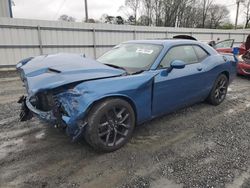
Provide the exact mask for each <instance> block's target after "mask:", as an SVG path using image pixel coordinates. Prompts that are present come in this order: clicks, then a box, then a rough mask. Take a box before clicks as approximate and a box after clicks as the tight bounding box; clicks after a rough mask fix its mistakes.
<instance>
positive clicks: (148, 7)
mask: <svg viewBox="0 0 250 188" xmlns="http://www.w3.org/2000/svg"><path fill="white" fill-rule="evenodd" d="M142 3H143V5H144V8H145V9H146V16H145V15H144V17H143V16H141V19H142V20H144V21H147V23H146V24H147V25H148V26H149V25H151V21H152V0H143V1H142ZM144 24H145V22H144Z"/></svg>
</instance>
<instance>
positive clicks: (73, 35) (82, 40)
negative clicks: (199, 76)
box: [0, 18, 250, 67]
mask: <svg viewBox="0 0 250 188" xmlns="http://www.w3.org/2000/svg"><path fill="white" fill-rule="evenodd" d="M177 34H188V35H192V36H194V37H195V38H197V39H199V40H216V39H217V38H220V39H221V40H223V39H228V38H233V39H235V41H236V42H243V41H245V38H246V36H247V35H248V34H250V33H248V31H247V30H211V29H191V28H167V27H143V26H129V25H111V24H89V23H68V22H58V21H41V20H26V19H10V18H0V57H1V58H0V66H2V67H3V66H12V65H15V64H16V63H17V62H18V61H19V60H21V59H24V58H26V57H30V56H36V55H40V54H50V53H57V52H72V53H82V54H85V55H86V56H87V57H92V58H95V57H98V56H99V55H101V54H102V53H104V52H105V51H107V50H108V49H110V48H112V47H113V46H114V45H116V44H119V43H120V42H123V41H127V40H134V39H160V38H162V39H163V38H172V37H173V36H174V35H177Z"/></svg>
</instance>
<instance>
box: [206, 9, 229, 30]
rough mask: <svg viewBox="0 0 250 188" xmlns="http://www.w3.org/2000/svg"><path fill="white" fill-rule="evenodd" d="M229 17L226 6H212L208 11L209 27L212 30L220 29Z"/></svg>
mask: <svg viewBox="0 0 250 188" xmlns="http://www.w3.org/2000/svg"><path fill="white" fill-rule="evenodd" d="M228 15H229V10H228V9H227V7H226V6H225V5H211V7H210V8H209V10H208V18H209V20H207V22H209V23H208V27H209V28H211V29H216V28H218V27H219V25H220V24H221V23H222V22H223V21H225V20H226V19H227V18H228Z"/></svg>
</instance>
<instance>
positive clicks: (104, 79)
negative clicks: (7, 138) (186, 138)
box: [17, 39, 236, 152]
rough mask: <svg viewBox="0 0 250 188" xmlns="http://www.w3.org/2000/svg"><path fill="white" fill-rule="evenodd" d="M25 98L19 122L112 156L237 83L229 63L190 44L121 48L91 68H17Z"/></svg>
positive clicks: (52, 59) (74, 59) (52, 58)
mask: <svg viewBox="0 0 250 188" xmlns="http://www.w3.org/2000/svg"><path fill="white" fill-rule="evenodd" d="M17 70H18V71H19V72H20V76H21V80H22V81H23V82H24V85H25V87H26V90H27V96H23V97H21V99H20V100H19V102H20V103H22V112H21V116H20V118H21V120H22V121H25V120H29V119H31V118H32V116H33V115H35V116H37V117H39V118H40V119H42V120H45V121H47V122H50V123H51V124H53V125H55V124H56V125H59V126H62V127H64V128H66V131H67V133H68V134H69V135H70V136H71V137H72V139H73V140H74V141H75V140H77V139H78V138H81V136H82V135H83V136H84V137H85V139H86V141H87V142H88V143H89V144H90V145H91V146H92V147H93V148H95V149H97V150H101V151H107V152H110V151H114V150H116V149H119V148H120V147H122V146H123V145H124V144H126V143H127V142H128V140H129V139H130V138H131V136H132V133H133V130H134V127H135V126H136V125H139V124H142V123H143V122H146V121H148V120H151V119H153V118H155V117H158V116H160V115H163V114H166V113H169V112H173V111H174V110H177V109H180V108H183V107H186V106H189V105H192V104H194V103H197V102H201V101H204V100H207V101H209V102H210V103H211V104H212V105H219V104H220V103H222V102H223V101H224V99H225V97H226V94H227V88H228V85H229V84H230V83H231V82H232V80H233V78H234V77H235V75H236V60H235V57H234V56H233V55H221V54H218V53H217V52H216V51H215V50H214V49H213V48H212V47H210V46H208V45H206V44H203V43H201V42H198V41H193V40H178V39H176V40H174V39H172V40H137V41H129V42H125V43H122V44H120V45H118V46H116V47H114V48H113V49H111V50H110V51H108V52H107V53H105V54H104V55H102V56H101V57H99V58H98V59H97V60H96V61H95V60H91V59H88V58H85V57H84V56H82V55H77V54H54V55H43V56H38V57H34V58H29V59H26V60H23V61H21V62H20V63H18V64H17Z"/></svg>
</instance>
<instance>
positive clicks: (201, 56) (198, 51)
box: [193, 45, 209, 61]
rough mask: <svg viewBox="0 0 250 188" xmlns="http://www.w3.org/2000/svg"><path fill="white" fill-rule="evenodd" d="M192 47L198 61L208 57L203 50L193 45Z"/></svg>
mask: <svg viewBox="0 0 250 188" xmlns="http://www.w3.org/2000/svg"><path fill="white" fill-rule="evenodd" d="M193 47H194V49H195V52H196V54H197V57H198V59H199V61H202V60H204V59H206V58H207V57H208V56H209V54H208V53H207V52H206V51H205V50H204V49H203V48H201V47H200V46H196V45H195V46H193Z"/></svg>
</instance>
